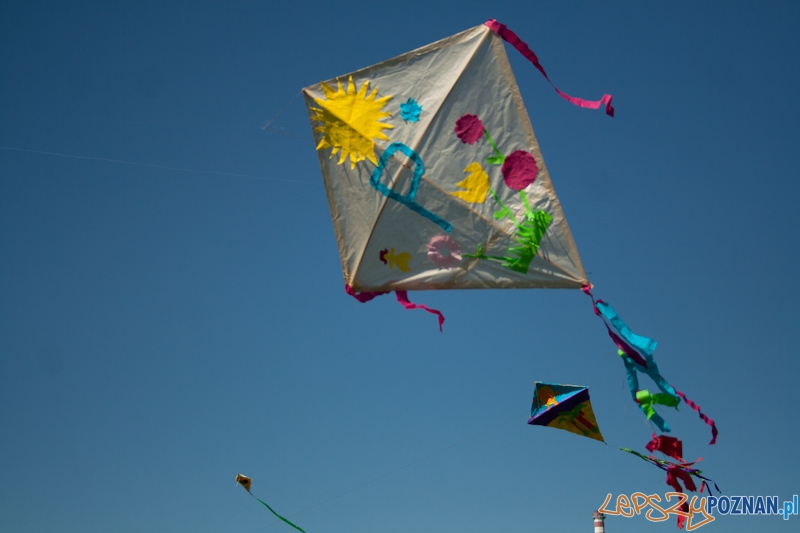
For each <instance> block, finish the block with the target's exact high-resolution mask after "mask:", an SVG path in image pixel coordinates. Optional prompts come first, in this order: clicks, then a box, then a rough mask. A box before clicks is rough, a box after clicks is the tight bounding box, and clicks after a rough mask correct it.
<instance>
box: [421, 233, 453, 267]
mask: <svg viewBox="0 0 800 533" xmlns="http://www.w3.org/2000/svg"><path fill="white" fill-rule="evenodd" d="M445 250H446V251H447V255H445V254H444V253H443V252H444V251H445ZM428 259H430V260H431V261H432V262H433V264H435V265H436V266H438V267H439V268H447V269H450V268H456V267H457V266H458V265H459V264H461V245H460V244H458V243H457V242H456V241H455V240H454V239H453V238H452V237H450V236H448V235H436V236H434V237H433V238H432V239H431V240H430V242H429V243H428Z"/></svg>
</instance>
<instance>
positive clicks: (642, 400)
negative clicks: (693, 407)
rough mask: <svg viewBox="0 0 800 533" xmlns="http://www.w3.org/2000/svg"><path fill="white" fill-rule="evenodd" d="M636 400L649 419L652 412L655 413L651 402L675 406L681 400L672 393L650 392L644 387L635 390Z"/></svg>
mask: <svg viewBox="0 0 800 533" xmlns="http://www.w3.org/2000/svg"><path fill="white" fill-rule="evenodd" d="M636 401H637V402H639V405H641V406H642V409H643V410H644V412H645V414H646V415H647V418H648V420H649V419H650V418H652V417H653V415H654V414H656V411H655V409H653V404H658V405H666V406H667V407H677V406H678V403H679V402H680V401H681V400H680V398H678V397H676V396H673V395H672V394H667V393H665V392H658V393H656V394H651V393H650V391H649V390H647V389H645V390H640V391H637V392H636Z"/></svg>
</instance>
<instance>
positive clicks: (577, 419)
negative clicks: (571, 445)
mask: <svg viewBox="0 0 800 533" xmlns="http://www.w3.org/2000/svg"><path fill="white" fill-rule="evenodd" d="M528 424H531V425H535V426H548V427H551V428H558V429H563V430H566V431H569V432H571V433H575V434H577V435H581V436H584V437H589V438H590V439H595V440H599V441H600V442H605V441H604V440H603V435H602V433H600V428H599V427H598V425H597V420H596V419H595V417H594V411H593V410H592V404H591V402H590V401H589V388H588V387H582V386H580V385H560V384H558V383H542V382H541V381H537V382H536V388H535V390H534V394H533V405H532V406H531V417H530V419H529V420H528Z"/></svg>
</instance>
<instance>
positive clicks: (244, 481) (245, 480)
mask: <svg viewBox="0 0 800 533" xmlns="http://www.w3.org/2000/svg"><path fill="white" fill-rule="evenodd" d="M236 482H237V483H238V484H239V485H241V486H242V487H244V490H246V491H247V493H248V494H249V495H250V496H253V498H256V497H255V495H254V494H253V493H252V492H250V485H252V484H253V480H252V479H251V478H249V477H247V476H243V475H242V474H236ZM256 500H258V501H259V502H260V503H261V505H263V506H264V507H266V508H267V509H269V510H270V511H271V512H272V514H274V515H275V516H277V517H278V518H280V519H281V520H283V521H284V522H286V523H287V524H289V525H290V526H292V527H293V528H295V529H296V530H298V531H302V532H303V533H306V532H305V531H303V530H302V529H300V528H299V527H298V526H296V525H294V524H292V523H291V522H290V521H289V520H288V519H286V518H284V517H282V516H281V515H279V514H278V513H276V512H275V510H274V509H273V508H272V507H270V506H269V505H267V502H265V501H263V500H261V499H259V498H256Z"/></svg>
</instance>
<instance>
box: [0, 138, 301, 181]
mask: <svg viewBox="0 0 800 533" xmlns="http://www.w3.org/2000/svg"><path fill="white" fill-rule="evenodd" d="M0 150H9V151H14V152H27V153H31V154H41V155H50V156H54V157H66V158H68V159H86V160H89V161H103V162H105V163H120V164H123V165H134V166H138V167H148V168H157V169H161V170H174V171H177V172H191V173H195V174H213V175H216V176H233V177H237V178H252V179H260V180H269V181H283V182H287V183H302V184H305V185H308V182H305V181H300V180H287V179H282V178H271V177H268V176H253V175H251V174H237V173H234V172H221V171H218V170H196V169H191V168H180V167H170V166H165V165H154V164H152V163H137V162H135V161H126V160H124V159H111V158H107V157H94V156H88V155H73V154H64V153H60V152H47V151H44V150H33V149H30V148H16V147H13V146H0Z"/></svg>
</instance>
